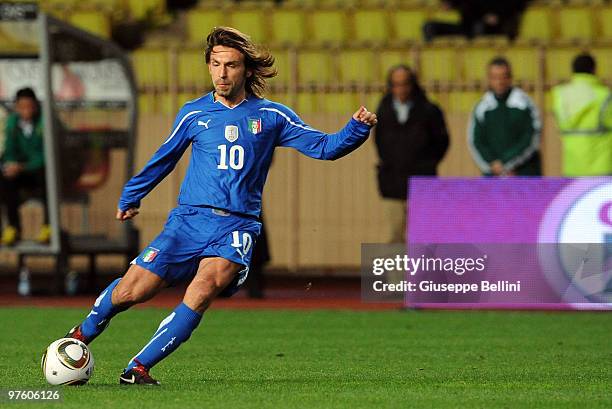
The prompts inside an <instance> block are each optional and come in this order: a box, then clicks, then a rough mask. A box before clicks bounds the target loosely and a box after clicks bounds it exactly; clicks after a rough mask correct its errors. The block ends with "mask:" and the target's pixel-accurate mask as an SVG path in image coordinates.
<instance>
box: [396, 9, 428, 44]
mask: <svg viewBox="0 0 612 409" xmlns="http://www.w3.org/2000/svg"><path fill="white" fill-rule="evenodd" d="M426 20H427V15H426V12H425V11H424V10H418V9H414V10H397V11H395V12H393V13H391V22H392V24H393V27H394V28H395V40H396V41H398V42H400V43H407V42H408V43H412V42H420V41H421V40H422V38H423V35H422V27H423V23H425V21H426Z"/></svg>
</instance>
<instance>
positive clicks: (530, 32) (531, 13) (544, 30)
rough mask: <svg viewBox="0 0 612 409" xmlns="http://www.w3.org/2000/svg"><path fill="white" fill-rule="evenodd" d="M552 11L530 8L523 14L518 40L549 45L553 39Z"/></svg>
mask: <svg viewBox="0 0 612 409" xmlns="http://www.w3.org/2000/svg"><path fill="white" fill-rule="evenodd" d="M551 20H552V19H551V9H550V8H548V7H530V8H528V9H527V10H526V11H525V14H523V17H522V20H521V24H520V29H519V35H518V38H519V40H521V41H528V42H531V41H537V42H544V43H547V42H549V41H550V40H551V38H552V35H553V33H552V25H551Z"/></svg>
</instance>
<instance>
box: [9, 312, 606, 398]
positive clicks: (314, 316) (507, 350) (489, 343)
mask: <svg viewBox="0 0 612 409" xmlns="http://www.w3.org/2000/svg"><path fill="white" fill-rule="evenodd" d="M86 313H87V311H86V310H84V309H83V310H81V309H56V308H48V309H35V308H10V309H9V308H3V309H0V322H1V323H2V331H1V332H0V333H1V334H2V335H1V339H2V344H1V345H2V348H0V388H5V389H6V388H26V387H28V388H45V387H46V383H45V380H44V378H43V376H42V373H41V370H40V367H39V361H40V356H41V352H42V350H43V349H44V348H45V347H46V346H47V345H48V344H49V343H50V342H51V341H53V340H54V339H57V338H59V337H61V336H62V335H63V334H64V333H65V331H67V330H68V329H69V328H70V327H71V326H72V325H73V324H74V323H76V322H78V321H79V320H80V319H82V318H83V317H84V315H85V314H86ZM167 314H168V310H161V309H136V310H131V311H128V312H125V313H123V314H121V315H120V316H118V317H116V318H115V320H114V321H113V323H112V325H111V326H110V327H109V328H108V330H107V331H106V332H105V333H104V334H103V335H101V336H100V338H98V339H97V340H96V341H95V342H94V343H93V344H92V345H91V349H92V353H93V355H94V357H95V361H96V367H95V372H94V376H93V377H92V379H91V381H90V382H89V384H87V385H85V386H81V387H64V388H63V389H62V392H63V395H64V397H63V402H62V403H56V404H50V403H46V404H43V403H27V404H19V405H18V406H19V407H20V408H25V407H33V408H41V407H61V408H79V409H82V408H88V407H95V408H130V407H138V408H151V409H153V408H165V407H169V408H351V409H356V408H409V407H410V408H418V407H423V408H460V407H462V408H580V409H585V408H610V407H612V316H611V315H610V314H608V313H541V312H540V313H534V312H400V311H392V312H347V311H311V312H307V311H232V310H211V311H209V312H208V313H207V314H206V315H205V317H204V320H203V321H202V324H201V325H200V327H199V328H198V329H197V330H196V332H195V333H194V334H193V335H192V337H191V339H190V340H189V341H188V342H187V343H186V344H184V345H183V346H182V347H181V348H180V349H179V350H177V351H176V352H174V354H173V355H171V356H170V357H169V358H168V359H166V360H165V361H163V362H162V363H160V364H159V365H158V366H156V367H155V368H153V370H152V372H151V373H152V374H153V375H154V376H155V377H156V378H158V379H159V380H160V381H161V382H162V387H160V388H150V387H149V388H143V387H137V388H135V387H129V386H128V387H126V386H123V387H120V386H119V385H118V375H119V373H120V372H121V370H122V368H123V367H124V366H125V364H126V363H127V361H128V360H129V359H130V358H131V357H132V356H133V355H134V354H135V353H136V352H137V351H139V350H140V348H141V347H142V346H143V345H144V344H145V343H146V342H147V341H148V339H149V337H150V336H151V334H152V333H153V332H154V331H155V329H156V328H157V325H158V323H159V322H160V321H161V320H162V319H163V318H164V317H165V316H166V315H167ZM4 406H5V407H8V406H6V405H4ZM15 407H17V406H15Z"/></svg>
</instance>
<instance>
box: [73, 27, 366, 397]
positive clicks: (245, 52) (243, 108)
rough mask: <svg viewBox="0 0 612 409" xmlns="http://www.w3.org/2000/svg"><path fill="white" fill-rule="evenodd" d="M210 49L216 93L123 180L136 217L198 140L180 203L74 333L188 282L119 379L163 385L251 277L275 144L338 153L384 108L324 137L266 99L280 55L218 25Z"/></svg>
mask: <svg viewBox="0 0 612 409" xmlns="http://www.w3.org/2000/svg"><path fill="white" fill-rule="evenodd" d="M205 56H206V63H207V65H208V70H209V72H210V75H211V77H212V81H213V84H214V91H213V92H211V93H209V94H206V95H204V96H203V97H201V98H198V99H195V100H193V101H190V102H187V103H186V104H185V105H184V106H183V107H182V108H181V110H180V111H179V113H178V115H177V117H176V121H175V123H174V127H173V130H172V132H171V133H170V135H169V136H168V138H167V139H166V140H165V141H164V143H163V144H162V145H161V147H160V148H159V149H158V150H157V152H156V153H155V154H154V155H153V157H152V158H151V160H149V162H148V163H147V164H146V166H145V167H144V169H142V170H141V171H140V173H138V174H137V175H136V176H134V177H133V178H132V179H131V180H129V181H128V182H127V184H126V185H125V187H124V189H123V193H122V194H121V198H120V200H119V208H118V210H117V216H116V217H117V219H119V220H121V221H124V220H128V219H131V218H133V217H134V216H136V215H137V214H138V208H139V207H140V201H141V200H142V198H143V197H144V196H146V195H147V193H149V192H150V191H151V190H152V189H153V188H154V187H155V186H156V185H157V184H158V183H159V182H160V181H161V180H162V179H163V178H164V177H165V176H166V175H168V174H169V173H170V172H171V171H172V169H173V168H174V166H175V165H176V163H177V161H178V160H179V159H180V157H181V156H182V154H183V152H184V151H185V149H187V147H188V146H189V145H190V144H191V146H192V148H191V149H192V156H191V163H190V164H189V168H188V170H187V174H186V175H185V179H184V180H183V183H182V186H181V190H180V194H179V197H178V206H177V207H176V208H175V209H173V210H172V211H171V212H170V214H169V216H168V220H167V222H166V225H165V227H164V230H163V231H162V232H161V234H160V235H159V236H157V238H155V239H154V240H153V242H151V244H150V245H149V246H148V247H147V248H146V249H145V250H144V251H143V252H142V253H141V254H140V255H139V256H138V257H137V258H136V259H134V260H133V261H132V263H131V264H132V265H131V266H130V268H129V269H128V271H127V273H126V274H125V275H124V276H123V277H121V278H119V279H117V280H115V281H113V282H112V283H111V284H110V285H109V286H108V287H107V288H106V289H105V290H104V291H103V292H102V293H101V294H100V296H99V297H98V298H97V299H96V301H95V303H94V305H93V308H92V310H91V312H90V313H89V315H88V316H87V317H86V318H85V320H84V321H83V322H82V323H81V324H79V325H77V326H75V327H74V328H73V329H72V330H70V332H69V333H68V334H67V336H68V337H73V338H76V339H79V340H81V341H83V342H85V343H86V344H88V343H90V342H91V341H93V340H94V339H95V338H96V337H97V336H98V335H100V333H102V331H103V330H104V329H105V328H106V327H107V326H108V324H109V322H110V320H111V318H113V317H114V316H115V315H116V314H118V313H119V312H121V311H124V310H126V309H127V308H129V307H130V306H132V305H134V304H137V303H142V302H145V301H147V300H149V299H150V298H152V297H153V296H154V295H156V294H157V293H158V292H159V291H160V290H161V289H162V288H164V287H168V286H173V285H176V284H177V283H179V282H185V281H190V283H189V285H188V287H187V290H186V292H185V295H184V298H183V301H182V302H181V303H180V304H179V305H178V306H177V307H176V309H175V310H174V311H173V312H172V313H171V314H170V315H169V316H168V317H167V318H165V319H164V320H163V321H162V322H161V323H160V325H159V328H158V329H157V331H156V332H155V333H154V334H153V337H152V338H151V340H150V341H149V342H148V343H147V344H146V345H145V346H144V347H143V348H142V349H141V350H140V352H138V353H137V354H136V355H135V356H134V357H133V358H132V359H131V360H130V361H129V363H128V365H127V367H126V368H125V370H124V371H123V373H122V374H121V375H120V377H119V382H120V383H121V384H145V385H159V382H158V381H156V380H155V379H153V378H152V377H151V376H150V374H149V370H150V369H151V368H152V367H153V366H154V365H155V364H157V363H158V362H160V361H161V360H162V359H164V358H165V357H166V356H168V355H169V354H170V353H172V352H173V351H174V350H176V349H177V348H178V346H179V345H180V344H181V343H183V342H185V341H187V340H188V339H189V337H190V336H191V333H192V332H193V330H194V329H195V328H196V327H197V326H198V324H199V323H200V320H201V319H202V314H203V313H204V311H206V309H207V308H208V307H209V306H210V304H211V302H212V301H213V300H214V299H215V297H216V296H218V295H219V294H220V293H222V292H223V293H224V294H227V295H231V294H233V293H235V292H236V291H238V288H239V286H240V285H241V284H242V283H243V282H244V281H245V279H246V277H247V274H248V266H249V261H250V258H251V252H252V249H253V245H254V243H255V240H256V239H257V235H258V234H259V231H260V226H261V224H260V222H259V219H258V217H259V213H260V211H261V192H262V189H263V186H264V183H265V180H266V176H267V173H268V169H269V166H270V161H271V158H272V153H273V151H274V148H275V147H277V146H286V147H292V148H295V149H297V150H298V151H300V152H302V153H303V154H305V155H308V156H310V157H313V158H316V159H325V160H334V159H338V158H340V157H342V156H344V155H346V154H348V153H350V152H351V151H353V150H355V149H357V147H359V146H360V145H361V144H362V143H363V142H364V141H365V140H366V139H367V138H368V135H369V133H370V128H371V127H372V126H373V125H375V124H376V115H375V114H374V113H371V112H369V111H368V110H367V109H366V108H365V107H363V106H362V107H360V108H359V109H358V110H357V112H355V113H354V114H353V117H352V118H351V119H350V120H349V122H348V123H347V124H346V126H345V127H344V128H342V130H340V131H339V132H337V133H334V134H325V133H323V132H320V131H317V130H315V129H313V128H311V127H309V126H307V125H305V124H304V123H303V122H302V120H301V119H300V118H299V117H298V116H297V115H296V114H295V113H294V112H293V111H292V110H290V109H289V108H287V107H285V106H283V105H281V104H279V103H275V102H272V101H269V100H266V99H263V98H262V94H263V91H264V90H265V85H266V83H265V81H266V78H271V77H273V76H274V75H276V70H275V68H274V67H273V64H274V58H273V57H272V55H270V54H269V53H268V52H267V51H264V50H262V49H260V48H258V47H257V46H255V45H254V44H253V43H252V42H251V40H250V38H249V37H248V36H246V35H245V34H243V33H241V32H239V31H238V30H235V29H233V28H229V27H216V28H215V29H213V30H212V32H211V33H210V34H209V35H208V37H207V44H206V51H205Z"/></svg>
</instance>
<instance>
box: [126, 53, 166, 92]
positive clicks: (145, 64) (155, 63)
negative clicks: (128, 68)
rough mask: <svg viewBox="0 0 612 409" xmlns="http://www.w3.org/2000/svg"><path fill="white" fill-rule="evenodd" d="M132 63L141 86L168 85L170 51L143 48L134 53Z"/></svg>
mask: <svg viewBox="0 0 612 409" xmlns="http://www.w3.org/2000/svg"><path fill="white" fill-rule="evenodd" d="M132 64H133V66H134V71H135V74H136V81H137V82H138V85H139V86H149V87H167V86H168V52H167V51H166V50H158V49H147V48H141V49H139V50H136V51H134V52H133V53H132Z"/></svg>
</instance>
